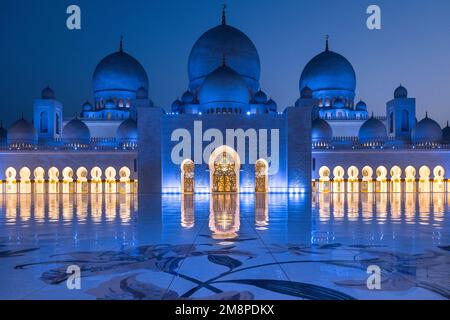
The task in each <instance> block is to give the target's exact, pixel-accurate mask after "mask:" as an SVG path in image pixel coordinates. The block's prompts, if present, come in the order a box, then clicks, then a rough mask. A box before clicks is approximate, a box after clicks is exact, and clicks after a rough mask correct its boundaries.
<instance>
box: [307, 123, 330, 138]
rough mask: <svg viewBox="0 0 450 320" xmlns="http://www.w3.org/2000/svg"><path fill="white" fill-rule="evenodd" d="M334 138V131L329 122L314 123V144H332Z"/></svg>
mask: <svg viewBox="0 0 450 320" xmlns="http://www.w3.org/2000/svg"><path fill="white" fill-rule="evenodd" d="M332 138H333V130H332V129H331V126H330V125H329V124H328V122H326V121H325V120H323V119H316V120H314V121H313V122H312V131H311V139H312V142H330V141H331V139H332Z"/></svg>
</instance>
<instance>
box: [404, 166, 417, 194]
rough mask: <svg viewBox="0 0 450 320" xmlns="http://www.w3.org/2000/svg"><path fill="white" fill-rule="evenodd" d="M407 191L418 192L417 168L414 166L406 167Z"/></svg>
mask: <svg viewBox="0 0 450 320" xmlns="http://www.w3.org/2000/svg"><path fill="white" fill-rule="evenodd" d="M405 192H416V168H414V167H413V166H408V167H406V169H405Z"/></svg>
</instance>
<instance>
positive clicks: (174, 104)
mask: <svg viewBox="0 0 450 320" xmlns="http://www.w3.org/2000/svg"><path fill="white" fill-rule="evenodd" d="M182 106H183V102H181V101H180V99H177V100H175V101H174V102H172V110H173V111H178V109H179V108H181V107H182Z"/></svg>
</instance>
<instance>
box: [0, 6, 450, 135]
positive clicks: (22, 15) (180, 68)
mask: <svg viewBox="0 0 450 320" xmlns="http://www.w3.org/2000/svg"><path fill="white" fill-rule="evenodd" d="M226 3H227V7H228V9H227V22H228V23H229V24H230V25H232V26H235V27H237V28H239V29H241V30H242V31H243V32H244V33H246V34H247V35H248V36H249V37H250V39H252V41H253V42H254V43H255V45H256V48H257V49H258V52H259V55H260V58H261V86H262V89H263V90H264V91H265V92H266V93H267V95H268V96H271V97H272V98H273V99H274V100H275V101H277V103H278V106H279V110H280V111H281V110H282V109H284V107H285V106H288V105H292V104H293V103H294V102H295V100H296V99H297V98H298V96H299V90H298V81H299V78H300V74H301V71H302V69H303V67H304V66H305V64H306V63H307V62H308V61H309V59H311V58H312V57H313V56H314V55H316V54H317V53H319V52H321V51H322V50H323V48H324V38H325V35H326V34H329V35H330V48H331V50H333V51H336V52H338V53H340V54H342V55H344V56H345V57H346V58H347V59H348V60H349V61H350V62H351V63H352V64H353V67H354V68H355V71H356V76H357V89H356V90H357V92H356V94H357V99H360V98H362V99H363V100H365V101H366V103H367V104H368V107H369V112H371V111H373V112H374V113H375V114H376V115H385V103H386V101H388V100H390V99H391V98H392V96H393V91H394V89H395V88H396V87H397V86H398V85H399V84H400V83H401V84H402V85H404V86H405V87H406V88H407V89H408V91H409V95H410V96H413V97H416V98H417V117H418V119H419V120H420V119H421V118H422V117H423V116H424V115H425V111H426V110H428V113H429V116H430V117H432V118H434V119H435V120H437V121H439V123H440V124H441V125H442V126H443V125H444V124H445V122H446V121H447V119H449V120H450V102H449V101H450V37H449V35H450V19H449V18H448V14H449V12H450V1H448V0H429V1H425V0H395V1H392V0H386V1H384V0H383V1H380V0H370V1H367V0H345V1H344V0H315V1H310V0H227V1H226ZM70 4H77V5H79V6H80V7H81V12H82V29H81V30H80V31H69V30H68V29H67V28H66V18H67V15H66V8H67V7H68V6H69V5H70ZM222 4H223V1H222V0H189V1H188V0H184V1H181V0H178V1H176V0H128V1H123V0H122V1H119V0H71V1H66V0H39V1H36V0H2V1H1V3H0V8H1V10H0V35H1V37H0V40H1V42H2V46H1V50H0V70H1V73H0V97H1V99H2V103H1V110H2V114H1V116H0V119H1V120H2V121H3V123H4V124H6V125H9V124H10V123H11V122H13V121H14V120H16V119H17V118H19V117H20V116H21V113H22V112H23V113H24V115H25V117H26V118H27V119H29V120H30V119H31V116H32V102H33V99H35V98H38V97H39V96H40V92H41V89H42V88H43V87H45V86H46V85H48V84H49V85H50V86H51V87H52V88H53V89H54V90H55V92H56V96H57V99H58V100H60V101H62V102H63V104H64V116H65V117H71V116H73V115H74V114H75V112H79V111H80V110H81V104H82V103H83V102H84V101H85V100H86V99H89V100H90V101H91V102H92V92H91V78H92V73H93V71H94V68H95V66H96V64H97V63H98V62H99V61H100V60H101V59H102V58H103V57H104V56H106V55H107V54H109V53H111V52H114V51H116V50H117V49H118V46H119V38H120V35H123V36H124V38H125V51H126V52H128V53H130V54H131V55H133V56H134V57H135V58H137V59H138V60H139V61H140V62H141V63H142V65H143V66H144V68H145V69H146V71H147V73H148V75H149V82H150V90H149V95H150V98H151V99H152V100H153V101H154V102H155V104H156V105H159V106H162V107H164V108H166V109H167V110H168V109H169V108H170V105H171V103H172V101H173V100H175V99H176V98H177V97H178V96H181V94H182V93H183V92H184V91H185V90H186V88H187V85H188V78H187V58H188V55H189V52H190V49H191V47H192V45H193V44H194V42H195V41H196V40H197V38H198V37H199V36H200V35H201V34H202V33H203V32H205V31H206V30H207V29H209V28H211V27H213V26H215V25H217V24H219V23H220V15H221V6H222ZM371 4H377V5H379V6H380V7H381V10H382V29H381V30H379V31H371V30H368V29H367V27H366V19H367V14H366V13H365V12H366V8H367V7H368V6H369V5H371Z"/></svg>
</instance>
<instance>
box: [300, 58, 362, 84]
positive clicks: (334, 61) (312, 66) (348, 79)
mask: <svg viewBox="0 0 450 320" xmlns="http://www.w3.org/2000/svg"><path fill="white" fill-rule="evenodd" d="M306 86H308V87H309V88H311V90H312V91H313V92H320V91H324V90H341V91H347V92H350V93H354V91H355V88H356V75H355V70H354V69H353V67H352V65H351V64H350V62H349V61H348V60H347V59H346V58H344V57H343V56H341V55H340V54H338V53H336V52H333V51H330V50H328V49H327V50H325V51H324V52H322V53H320V54H318V55H317V56H315V57H314V58H312V59H311V61H309V62H308V64H307V65H306V67H305V68H304V69H303V72H302V75H301V78H300V91H301V90H302V89H303V88H304V87H306Z"/></svg>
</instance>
